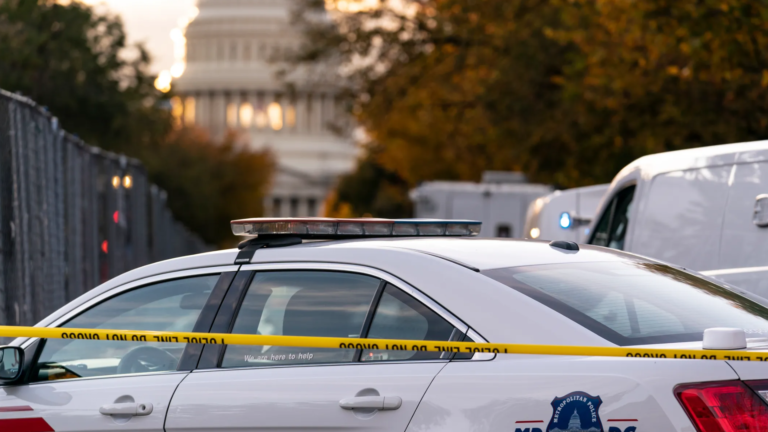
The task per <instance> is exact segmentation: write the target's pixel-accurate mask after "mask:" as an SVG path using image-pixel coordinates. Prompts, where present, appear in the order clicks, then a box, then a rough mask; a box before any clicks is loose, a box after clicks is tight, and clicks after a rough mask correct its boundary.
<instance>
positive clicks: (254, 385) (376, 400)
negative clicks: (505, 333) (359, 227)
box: [166, 264, 467, 432]
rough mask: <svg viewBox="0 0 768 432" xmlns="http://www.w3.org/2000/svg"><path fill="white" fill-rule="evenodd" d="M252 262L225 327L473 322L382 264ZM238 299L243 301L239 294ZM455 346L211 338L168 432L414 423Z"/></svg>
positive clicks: (379, 328)
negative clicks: (346, 346) (317, 345)
mask: <svg viewBox="0 0 768 432" xmlns="http://www.w3.org/2000/svg"><path fill="white" fill-rule="evenodd" d="M244 270H247V271H246V272H243V271H241V273H239V274H238V276H237V279H241V280H242V283H233V288H232V289H230V291H229V292H228V293H227V297H228V298H227V299H225V300H224V303H223V304H222V307H221V310H220V312H219V315H218V316H217V317H216V321H215V322H214V326H213V329H212V331H213V332H216V331H217V330H222V329H226V331H228V330H229V329H231V331H232V333H242V334H264V335H290V336H316V337H321V336H326V337H376V338H398V339H411V340H427V339H432V340H459V338H461V337H463V334H464V333H465V332H466V331H467V327H466V326H465V325H463V324H462V323H461V322H459V321H458V320H456V319H455V318H453V317H452V316H450V314H448V312H446V311H445V310H444V309H442V308H440V307H439V306H438V305H436V304H434V302H431V301H430V300H429V299H428V298H426V297H425V296H423V295H421V294H420V293H418V292H417V291H416V290H414V289H413V288H410V287H408V286H407V285H406V284H405V283H403V282H401V281H398V280H395V279H393V278H392V277H391V276H388V275H386V274H385V273H383V272H379V271H376V270H372V269H367V268H360V267H356V266H344V265H321V264H317V265H315V266H311V265H308V264H301V265H290V264H284V265H282V266H278V267H275V266H265V265H249V266H244ZM237 279H236V280H237ZM236 287H238V289H235V288H236ZM239 287H242V292H239V289H240V288H239ZM238 297H239V298H241V299H242V300H240V299H238ZM235 299H238V300H237V301H238V302H239V303H240V305H239V307H233V306H231V305H230V304H231V302H234V301H235ZM230 311H231V312H230ZM218 326H221V327H218ZM450 356H451V354H449V353H429V352H411V351H360V350H341V349H314V348H291V347H268V346H227V347H222V346H211V345H208V346H206V347H205V350H204V351H203V355H202V358H201V360H200V362H201V364H200V368H199V369H198V370H195V371H194V372H193V373H192V374H190V375H189V376H188V377H187V379H185V380H184V382H182V383H181V385H180V386H179V388H178V390H177V391H176V393H175V394H174V397H173V400H172V401H171V407H170V409H169V411H168V419H167V421H166V431H167V432H182V431H189V432H192V431H194V432H203V431H210V432H213V431H216V432H220V431H228V430H229V431H235V430H237V431H240V432H244V431H256V430H258V431H288V430H290V431H317V430H325V431H327V430H346V431H383V430H386V431H397V430H400V431H404V430H405V428H406V427H407V425H408V422H409V421H410V419H411V417H412V416H413V414H414V412H415V410H416V407H417V406H418V404H419V402H420V401H421V398H422V396H423V395H424V393H425V392H426V390H427V388H428V387H429V384H430V383H431V382H432V380H433V378H434V377H435V376H436V375H437V373H438V372H439V371H440V370H441V369H442V368H443V367H444V366H445V364H446V362H448V361H449V360H450Z"/></svg>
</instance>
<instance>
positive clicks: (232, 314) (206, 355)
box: [197, 263, 470, 371]
mask: <svg viewBox="0 0 768 432" xmlns="http://www.w3.org/2000/svg"><path fill="white" fill-rule="evenodd" d="M280 264H283V265H276V266H272V265H268V264H267V265H265V264H248V265H243V266H242V267H241V268H240V271H239V272H238V275H237V276H235V281H234V282H233V283H232V288H230V290H229V292H228V293H227V297H230V293H233V294H231V299H230V300H234V299H235V298H237V306H236V307H235V308H234V309H230V308H220V310H219V314H221V318H219V316H220V315H219V314H217V316H216V318H215V319H214V325H213V326H212V328H211V333H220V332H221V333H230V332H231V331H232V328H233V327H234V325H235V319H236V318H237V314H238V312H239V310H240V306H241V305H242V302H243V300H244V298H245V294H246V293H247V291H248V287H249V286H250V284H251V281H252V280H253V277H254V276H255V275H256V273H259V272H276V271H312V272H316V271H327V272H338V273H348V274H359V275H362V276H368V277H373V278H376V279H378V280H379V281H380V283H379V286H378V288H377V291H376V293H375V295H374V298H373V300H372V301H371V305H370V307H369V309H368V313H367V314H366V318H365V321H364V327H363V329H362V333H361V335H362V334H365V335H366V337H367V335H368V331H369V330H370V326H371V323H372V321H373V315H374V314H375V311H376V308H377V307H378V304H379V301H380V300H381V296H382V294H383V292H384V288H385V287H386V286H387V285H392V286H393V287H394V288H396V289H398V290H400V291H402V292H403V294H406V295H408V296H411V297H412V298H413V299H414V300H416V301H417V302H419V303H421V304H423V305H424V306H425V307H426V308H427V309H429V310H431V311H432V312H434V313H435V314H437V315H438V316H439V317H441V318H443V319H445V320H446V321H447V322H448V323H449V324H451V325H452V326H453V327H454V328H455V329H458V331H459V332H458V333H457V335H456V336H455V338H456V340H462V339H463V338H464V336H465V335H466V334H467V333H468V332H469V330H470V327H469V326H468V325H467V324H466V323H464V322H463V321H461V320H460V319H459V318H457V317H456V316H455V315H453V314H452V313H451V312H450V311H448V310H447V309H445V308H444V307H443V306H442V305H440V304H439V303H437V302H436V301H435V300H433V299H432V298H431V297H429V296H427V295H426V294H424V293H422V292H421V291H419V290H418V289H416V288H414V287H413V286H411V285H410V284H408V283H407V282H405V281H402V280H399V279H396V278H394V277H391V275H390V274H389V273H386V272H384V271H382V270H378V269H374V268H366V267H362V266H359V265H356V264H329V263H315V264H310V263H280ZM241 273H244V274H245V273H247V275H244V276H242V277H240V274H241ZM227 301H228V299H227V298H225V300H224V302H225V303H226V302H227ZM216 323H219V325H218V326H217V324H216ZM225 325H226V331H217V330H221V329H224V328H225ZM453 337H454V335H452V338H453ZM209 347H210V348H209ZM357 351H358V352H357V353H356V354H355V356H354V357H353V358H354V360H353V361H351V362H340V363H327V364H325V363H313V364H307V365H265V366H243V367H233V368H222V367H221V363H222V361H223V359H224V354H225V352H226V346H225V345H206V346H205V347H204V349H203V354H202V356H201V357H200V361H199V363H198V367H197V369H199V370H221V371H226V370H242V369H265V368H274V367H312V366H333V365H335V366H339V365H345V364H348V365H349V364H354V365H362V364H382V363H386V364H396V363H423V362H446V361H450V360H451V359H452V358H453V355H450V357H446V358H440V359H432V360H402V361H400V360H398V361H391V362H368V363H366V362H361V361H360V355H361V354H362V350H357Z"/></svg>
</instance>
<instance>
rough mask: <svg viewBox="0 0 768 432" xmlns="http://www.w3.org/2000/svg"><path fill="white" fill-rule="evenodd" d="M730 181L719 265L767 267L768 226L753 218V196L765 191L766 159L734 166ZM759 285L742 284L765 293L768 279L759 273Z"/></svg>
mask: <svg viewBox="0 0 768 432" xmlns="http://www.w3.org/2000/svg"><path fill="white" fill-rule="evenodd" d="M731 178H732V179H733V180H732V183H731V187H730V191H729V194H728V203H727V205H726V207H725V215H724V220H723V230H722V234H721V240H720V245H721V246H720V253H719V263H718V267H719V268H720V269H730V268H738V267H762V266H768V228H761V227H758V226H757V225H755V223H754V222H753V221H752V218H753V216H754V211H755V198H757V196H758V195H761V194H766V193H768V162H757V163H747V164H739V165H734V167H733V174H732V176H731ZM760 276H761V277H760V278H759V279H760V281H759V282H760V283H759V284H758V285H761V286H753V287H746V286H745V287H744V288H749V290H750V291H751V292H754V293H755V294H758V295H761V296H763V297H766V296H768V280H766V278H765V277H764V276H765V275H764V274H762V275H760Z"/></svg>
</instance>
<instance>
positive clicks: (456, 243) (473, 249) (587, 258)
mask: <svg viewBox="0 0 768 432" xmlns="http://www.w3.org/2000/svg"><path fill="white" fill-rule="evenodd" d="M281 249H285V252H288V248H281ZM302 249H306V250H307V252H300V251H301V250H302ZM383 249H394V250H408V251H414V252H420V253H422V254H426V255H431V256H434V257H438V258H443V259H445V260H448V261H452V262H454V263H456V264H459V265H464V266H466V267H469V268H472V269H475V270H478V271H482V270H489V269H495V268H503V267H519V266H531V265H542V264H557V263H573V262H595V261H618V260H626V259H627V258H628V257H630V256H632V255H630V254H625V253H622V252H617V251H615V250H612V249H605V248H599V247H594V246H584V245H582V246H581V247H580V249H581V250H579V251H578V252H573V251H566V250H563V249H558V248H554V247H551V246H550V245H549V242H548V241H538V240H522V239H486V238H473V237H453V238H451V237H423V238H378V239H357V240H343V241H330V242H308V243H304V244H302V245H297V246H293V247H291V248H290V253H291V254H292V255H293V256H295V257H298V256H299V255H302V257H303V256H304V255H305V254H306V255H307V256H309V255H317V257H318V258H320V259H322V257H323V256H324V255H327V254H328V253H329V252H331V251H335V250H350V251H363V250H383ZM310 250H311V251H310ZM273 251H277V249H275V250H273ZM353 253H357V252H353ZM257 255H258V253H257ZM350 256H351V257H353V256H354V255H350ZM257 260H259V257H258V256H256V257H254V260H253V261H252V262H256V261H257Z"/></svg>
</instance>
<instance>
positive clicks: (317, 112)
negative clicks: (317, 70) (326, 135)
mask: <svg viewBox="0 0 768 432" xmlns="http://www.w3.org/2000/svg"><path fill="white" fill-rule="evenodd" d="M323 100H324V95H323V94H322V93H315V94H314V95H313V97H312V132H313V133H318V134H322V133H323V132H325V128H324V127H323Z"/></svg>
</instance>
